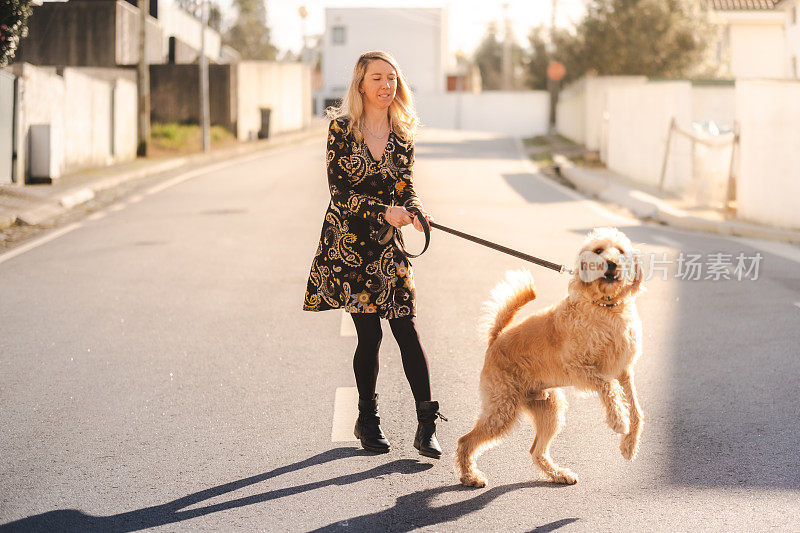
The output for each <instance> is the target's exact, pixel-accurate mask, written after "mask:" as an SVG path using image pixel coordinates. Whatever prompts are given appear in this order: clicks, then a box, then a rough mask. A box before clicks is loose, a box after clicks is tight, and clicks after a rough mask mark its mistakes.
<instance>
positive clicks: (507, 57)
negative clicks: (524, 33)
mask: <svg viewBox="0 0 800 533" xmlns="http://www.w3.org/2000/svg"><path fill="white" fill-rule="evenodd" d="M508 5H509V4H508V2H505V3H504V4H503V23H504V24H503V25H504V28H505V30H504V35H503V90H504V91H510V90H511V21H510V20H509V18H508Z"/></svg>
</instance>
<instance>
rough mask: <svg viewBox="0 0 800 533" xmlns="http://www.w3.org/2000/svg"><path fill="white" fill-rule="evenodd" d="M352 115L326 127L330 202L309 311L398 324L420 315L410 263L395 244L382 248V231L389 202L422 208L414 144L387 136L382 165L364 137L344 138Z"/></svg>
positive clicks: (305, 307)
mask: <svg viewBox="0 0 800 533" xmlns="http://www.w3.org/2000/svg"><path fill="white" fill-rule="evenodd" d="M347 120H348V119H346V118H339V119H336V120H333V121H331V124H330V127H329V128H328V149H327V157H326V160H327V167H328V186H329V189H330V193H331V201H330V204H329V205H328V209H327V211H326V212H325V219H324V221H323V224H322V234H321V236H320V240H319V246H318V247H317V252H316V255H315V256H314V260H313V261H312V263H311V272H310V274H309V276H308V284H307V287H306V294H305V300H304V302H303V310H305V311H326V310H329V309H339V308H344V309H345V311H347V312H348V313H378V315H379V316H380V317H381V318H386V319H392V318H399V317H404V316H415V315H416V311H417V304H416V293H415V288H414V276H413V272H412V270H411V262H410V261H409V260H408V258H406V257H405V255H403V254H402V253H401V252H400V251H399V250H398V249H397V247H396V245H395V244H394V241H391V240H390V241H389V242H388V243H387V244H384V245H381V244H379V243H378V242H377V240H376V239H375V238H374V237H373V235H372V232H373V231H374V230H377V229H378V228H380V227H381V226H382V225H383V224H384V223H385V220H384V218H383V215H384V212H385V211H386V208H387V207H388V206H390V205H405V206H410V205H415V206H416V207H418V208H420V209H422V204H421V202H420V201H419V199H418V198H417V196H416V194H415V193H414V187H413V184H412V177H413V165H414V143H413V141H405V140H404V139H402V138H401V137H400V136H398V135H396V134H395V133H394V132H390V133H389V139H388V141H387V142H386V148H385V149H384V151H383V155H382V156H381V158H380V161H376V160H375V159H374V158H373V156H372V154H371V153H370V151H369V148H367V144H366V142H364V141H363V140H362V141H361V142H357V141H356V140H355V139H354V137H353V135H352V134H349V135H348V134H346V131H347V130H346V127H347Z"/></svg>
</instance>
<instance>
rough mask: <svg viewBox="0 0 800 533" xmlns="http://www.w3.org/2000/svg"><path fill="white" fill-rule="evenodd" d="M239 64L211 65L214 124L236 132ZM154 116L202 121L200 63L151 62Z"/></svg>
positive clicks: (212, 120) (156, 119) (209, 75)
mask: <svg viewBox="0 0 800 533" xmlns="http://www.w3.org/2000/svg"><path fill="white" fill-rule="evenodd" d="M236 85H237V81H236V67H235V66H233V65H209V66H208V94H209V111H210V121H211V124H218V125H220V126H223V127H225V128H226V129H228V130H229V131H231V132H235V131H236V112H237V108H236ZM150 119H151V120H152V121H153V122H161V123H166V122H190V123H194V124H199V123H200V67H199V65H197V64H195V65H150Z"/></svg>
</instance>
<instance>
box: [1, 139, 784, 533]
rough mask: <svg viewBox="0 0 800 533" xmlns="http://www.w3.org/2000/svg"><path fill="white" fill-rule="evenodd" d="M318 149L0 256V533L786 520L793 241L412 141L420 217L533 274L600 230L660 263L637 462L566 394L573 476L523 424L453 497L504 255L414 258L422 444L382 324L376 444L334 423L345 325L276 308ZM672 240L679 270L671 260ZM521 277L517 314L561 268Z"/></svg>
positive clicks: (499, 153)
mask: <svg viewBox="0 0 800 533" xmlns="http://www.w3.org/2000/svg"><path fill="white" fill-rule="evenodd" d="M323 152H324V139H314V140H312V141H307V142H304V143H302V144H298V145H295V146H290V147H285V148H280V149H275V150H271V151H267V152H264V153H262V154H258V155H256V156H251V157H248V158H245V159H243V160H238V161H232V162H229V163H226V164H223V165H214V166H213V167H208V168H205V169H201V170H198V171H195V173H194V174H193V175H190V176H189V177H190V179H183V178H184V177H182V176H172V177H163V178H160V179H159V180H158V183H160V184H161V185H159V184H158V183H150V184H148V186H147V187H148V188H145V187H144V186H143V187H142V188H141V190H139V191H133V192H131V193H130V194H128V195H126V196H124V197H121V198H120V199H119V200H118V201H117V202H116V203H114V204H113V205H112V206H110V207H108V208H105V209H104V210H103V211H100V212H98V213H96V214H93V215H91V216H89V217H88V218H84V219H83V220H81V221H78V222H74V223H71V225H67V226H63V227H62V228H60V229H56V230H51V232H50V233H49V234H47V235H57V237H56V238H52V239H51V240H49V241H48V242H45V243H43V244H41V245H39V246H29V247H28V248H29V249H28V248H25V250H22V249H21V247H19V246H18V247H17V248H15V249H12V250H11V252H6V255H0V316H2V319H0V428H2V430H0V431H1V432H0V487H2V489H0V530H17V529H18V530H26V531H28V530H33V531H37V530H40V531H53V530H71V531H133V530H140V529H147V528H154V529H160V530H165V531H175V530H187V531H188V530H191V531H197V530H200V531H205V530H222V531H230V530H260V531H307V530H318V529H321V530H343V531H382V530H388V531H408V530H412V529H416V528H422V529H425V530H430V531H553V530H559V531H564V532H570V531H651V530H664V531H694V530H702V531H718V530H726V531H753V530H758V531H761V530H768V529H776V530H780V531H790V530H794V531H800V519H799V518H798V516H800V498H798V496H799V495H800V494H799V492H800V454H799V453H798V448H799V447H800V446H799V445H798V442H800V425H798V418H799V417H798V415H799V414H800V399H798V395H797V378H798V375H800V358H798V357H797V355H798V349H797V345H798V341H800V276H798V262H800V250H798V249H797V248H793V247H789V246H784V245H775V244H771V243H765V242H755V241H745V240H740V239H732V238H722V237H717V236H709V235H704V234H695V233H690V232H683V231H675V230H672V229H670V228H666V227H661V226H653V225H647V224H642V223H640V222H638V221H636V220H633V219H630V218H628V217H627V216H625V215H624V214H622V213H614V212H611V211H609V210H606V209H604V208H603V207H601V206H599V205H598V204H595V203H594V202H591V201H589V200H586V199H584V198H583V197H581V196H579V195H577V194H576V193H574V192H571V191H569V190H566V189H564V188H562V187H561V186H558V185H555V184H554V183H552V182H550V181H549V180H548V179H547V178H545V177H543V176H541V175H538V174H536V173H535V172H534V169H532V167H531V165H530V164H529V163H527V162H526V161H524V160H523V159H522V156H521V155H520V152H519V150H518V148H517V145H516V144H515V142H514V141H513V140H512V139H508V138H499V137H494V136H491V135H485V134H470V133H463V132H448V131H429V132H426V133H425V134H423V135H422V136H421V137H420V139H419V141H418V144H417V167H416V178H415V187H416V190H417V192H418V194H419V195H420V197H421V198H422V200H423V202H424V203H425V204H426V207H427V208H428V209H429V211H430V212H431V213H432V214H433V215H434V216H435V217H436V219H437V221H438V222H440V223H442V224H445V225H448V226H451V227H455V228H458V229H461V230H463V231H466V232H469V233H473V234H477V235H480V236H482V237H485V238H488V239H491V240H494V241H498V242H501V243H503V244H506V245H508V246H511V247H514V248H518V249H521V250H524V251H526V252H528V253H531V254H533V255H538V256H542V257H545V258H547V259H550V260H552V261H555V262H559V263H571V262H572V261H573V260H574V257H575V253H576V249H577V247H578V245H579V244H580V242H581V241H582V239H583V236H584V235H585V234H586V233H587V232H588V231H589V230H590V229H591V228H593V227H597V226H605V225H613V226H617V227H619V228H620V229H621V230H623V231H625V232H626V233H627V234H628V235H629V236H630V237H631V239H632V240H633V241H634V242H636V243H639V244H640V245H641V249H642V251H643V252H644V253H645V254H646V256H647V257H650V258H652V257H656V258H657V259H659V260H660V261H662V260H663V261H666V263H665V265H666V268H667V272H666V274H663V273H662V272H661V271H660V270H659V269H657V268H656V269H655V270H654V272H649V271H648V277H649V279H648V280H647V281H646V286H647V287H648V292H646V293H645V294H643V295H642V296H641V297H640V298H639V302H638V307H639V310H640V313H641V316H642V321H643V324H644V331H645V339H644V354H643V356H642V358H641V360H640V362H639V363H638V365H637V385H638V389H639V395H640V400H641V403H642V406H643V409H644V411H645V418H646V419H645V426H644V432H643V437H642V444H641V448H640V452H639V457H638V459H636V460H635V461H634V462H632V463H631V462H628V461H626V460H624V459H623V458H622V457H621V455H620V453H619V450H618V437H617V436H615V435H614V434H613V433H612V432H611V430H610V429H609V428H608V427H607V426H606V425H605V424H604V422H603V414H602V410H601V407H600V405H599V402H598V400H597V399H596V398H593V397H587V396H582V395H579V394H577V393H574V392H569V393H568V398H569V401H570V409H569V411H568V413H567V428H566V429H565V430H564V431H563V432H562V433H561V434H560V435H559V436H558V437H557V438H556V440H555V442H554V444H553V448H552V454H553V457H554V459H555V460H556V461H557V462H559V463H560V464H563V465H564V466H568V467H569V468H571V469H572V470H574V471H575V472H576V473H577V474H578V475H579V477H580V482H579V483H578V484H577V485H575V486H567V487H564V486H556V485H553V484H551V483H549V482H547V481H545V480H544V479H543V477H542V476H540V474H539V473H538V471H537V470H536V469H535V467H534V466H533V464H532V461H531V459H530V456H529V454H528V448H529V447H530V445H531V442H532V440H533V436H534V432H533V428H532V426H531V424H530V423H529V422H528V421H526V420H522V421H521V422H520V423H519V424H518V425H517V427H516V428H515V429H514V431H513V432H512V433H511V434H510V435H509V436H508V437H507V438H506V439H505V441H504V442H503V443H502V444H501V445H500V446H498V447H496V448H494V449H492V450H490V451H488V452H486V453H485V454H484V455H483V456H482V457H481V459H480V460H479V465H480V468H481V469H482V470H483V471H484V472H485V473H486V474H487V475H488V477H489V486H488V487H487V488H485V489H468V488H464V487H461V486H460V485H459V484H458V483H457V479H456V476H455V473H454V468H453V452H454V450H455V444H456V440H457V438H458V437H459V436H460V435H462V434H464V433H466V432H467V431H468V430H469V429H470V428H471V426H472V422H473V421H474V418H475V415H476V413H477V408H478V404H477V402H478V392H477V384H478V375H479V372H480V369H481V365H482V359H483V350H484V346H483V345H482V343H481V340H480V338H479V337H478V335H477V333H476V332H475V329H476V324H477V321H478V317H479V314H480V309H481V303H482V302H483V301H484V300H485V299H486V297H487V296H488V293H489V290H490V289H491V288H492V287H493V286H494V285H495V284H496V283H497V281H498V280H500V279H501V278H502V277H503V274H504V272H505V271H506V270H507V269H512V268H519V267H521V266H525V264H524V263H521V262H520V261H519V260H517V259H514V258H513V257H510V256H506V255H503V254H500V253H498V252H495V251H492V250H489V249H487V248H483V247H480V246H478V245H476V244H473V243H470V242H467V241H464V240H461V239H457V238H456V237H453V236H451V235H447V234H444V233H442V232H436V231H435V230H434V235H433V243H432V245H431V248H430V249H429V251H428V252H427V253H426V254H425V255H424V256H422V257H420V258H418V259H415V260H414V261H413V265H414V271H415V276H416V284H417V291H418V298H419V307H418V319H417V322H418V325H419V330H420V333H421V337H422V341H423V344H424V346H425V348H426V350H427V352H428V354H429V357H430V363H431V370H432V386H433V394H434V399H437V400H439V401H440V403H441V411H442V412H443V413H444V414H445V416H447V417H448V418H449V422H440V423H439V426H438V427H439V430H438V435H439V440H440V442H441V444H442V447H443V448H444V456H443V458H442V459H441V460H439V461H436V460H430V459H427V458H424V457H422V456H419V455H418V454H417V452H416V450H415V449H414V448H413V447H412V442H413V436H414V430H415V427H416V425H415V424H416V422H415V418H414V404H413V400H412V396H411V391H410V388H409V387H408V384H407V382H406V381H405V377H404V374H403V371H402V366H401V363H400V356H399V351H398V349H397V345H396V344H395V343H394V340H393V338H392V336H391V332H390V330H389V328H388V324H387V323H386V322H385V321H384V322H383V327H384V342H383V346H382V349H381V357H382V359H381V371H380V376H379V380H378V391H379V394H380V395H381V414H382V418H383V427H384V430H385V431H386V433H387V435H388V437H389V439H390V440H391V442H392V445H393V449H392V451H391V453H389V454H386V455H372V454H369V453H367V452H364V451H362V450H360V449H359V448H358V447H357V446H356V443H355V442H353V441H352V440H342V441H338V440H335V439H334V437H335V434H336V424H340V423H344V424H345V425H351V422H350V420H352V413H350V412H349V411H348V409H349V407H352V406H351V405H349V404H348V402H347V401H346V400H347V398H348V395H350V394H352V387H354V380H353V376H352V366H351V358H352V353H353V350H354V348H355V338H354V337H352V336H350V334H349V332H348V330H347V328H346V327H345V328H343V324H344V325H345V326H347V325H349V323H348V322H347V320H349V318H348V317H344V318H345V319H347V320H344V321H343V314H342V312H340V311H327V312H323V313H308V312H304V311H302V310H301V306H302V300H303V293H304V290H305V283H306V277H307V275H308V270H309V267H310V264H311V259H312V257H313V255H314V252H315V251H316V247H317V242H318V239H319V232H320V228H321V225H322V216H323V213H324V211H325V208H326V206H327V203H328V199H329V196H328V189H327V182H326V180H325V174H324V156H323ZM170 180H172V181H170ZM72 224H75V225H72ZM53 232H60V233H58V234H56V233H53ZM15 250H17V251H16V252H15ZM8 253H12V254H14V255H13V256H10V255H8ZM681 253H683V254H684V257H688V256H689V255H691V254H696V255H699V256H700V262H701V264H702V267H703V268H702V272H701V279H699V280H690V279H683V278H681V277H676V268H677V264H676V262H675V261H676V259H677V258H678V256H679V255H680V254H681ZM717 253H722V254H731V257H732V258H733V260H734V261H735V259H736V256H737V255H738V254H740V253H743V254H744V257H745V258H752V257H755V256H756V254H757V253H760V254H761V256H762V259H761V261H760V263H758V264H759V270H758V279H755V280H754V279H751V278H752V277H754V273H753V272H751V273H750V276H749V277H745V278H744V279H742V280H741V281H739V280H737V279H736V278H735V276H733V279H730V280H725V279H720V280H714V279H704V278H705V277H706V276H707V274H709V273H710V272H712V270H709V269H711V268H712V267H709V264H710V263H712V262H714V261H713V259H714V257H713V254H717ZM652 254H655V255H652ZM529 268H531V269H532V271H533V272H534V274H535V276H536V279H537V284H538V292H539V296H538V299H537V300H536V301H535V302H533V303H531V304H529V305H528V306H527V307H526V308H525V309H524V310H523V313H524V314H525V313H528V312H531V311H533V310H535V309H538V308H541V307H544V306H547V305H549V304H551V303H553V302H554V301H556V300H557V299H559V298H561V297H562V296H563V295H564V294H565V291H566V283H567V276H566V275H560V274H557V273H555V272H552V271H549V270H545V269H543V268H540V267H536V266H533V265H529ZM726 271H729V270H726ZM731 273H732V271H730V272H729V275H730V274H731ZM712 277H713V276H712ZM337 390H338V391H339V395H340V400H341V401H340V402H339V404H338V407H337V408H336V409H335V404H336V402H335V398H336V396H337ZM335 411H336V412H335ZM337 421H338V422H337ZM343 421H344V422H343Z"/></svg>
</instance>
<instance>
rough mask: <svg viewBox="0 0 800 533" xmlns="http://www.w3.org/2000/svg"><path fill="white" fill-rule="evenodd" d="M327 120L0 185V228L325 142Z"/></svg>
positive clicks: (27, 222) (43, 219)
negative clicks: (259, 155) (222, 163)
mask: <svg viewBox="0 0 800 533" xmlns="http://www.w3.org/2000/svg"><path fill="white" fill-rule="evenodd" d="M327 125H328V123H327V121H325V120H323V119H319V118H314V119H313V120H312V122H311V124H310V126H309V127H308V128H306V129H304V130H300V131H296V132H290V133H282V134H278V135H275V136H274V137H271V138H269V139H264V140H260V141H250V142H243V143H240V144H236V145H234V146H226V147H224V148H219V149H216V150H214V149H212V150H211V151H209V152H208V153H203V152H200V153H196V154H189V155H185V156H177V157H162V158H152V159H148V158H142V159H136V160H134V161H128V162H125V163H120V164H117V165H112V166H108V167H100V168H95V169H89V170H83V171H80V172H75V173H72V174H67V175H65V176H62V177H61V178H59V179H58V180H57V181H56V182H55V183H53V184H49V185H48V184H36V185H17V184H12V185H0V229H4V228H7V227H9V226H11V225H13V224H15V223H19V224H28V225H36V224H41V223H42V222H46V221H48V220H50V219H52V218H54V217H57V216H58V215H60V214H62V213H64V212H65V211H68V210H69V209H72V208H73V207H75V206H76V205H79V204H82V203H83V202H87V201H89V200H91V199H92V198H94V197H95V194H97V193H98V192H100V191H103V190H106V189H110V188H112V187H116V186H117V185H119V184H121V183H125V182H128V181H131V180H136V179H140V178H147V177H149V176H154V175H156V174H159V173H161V172H166V171H169V170H172V169H175V168H178V167H181V166H184V165H189V164H198V163H211V162H213V161H219V160H223V159H230V158H233V157H237V156H240V155H244V154H249V153H254V152H258V151H261V150H266V149H269V148H274V147H277V146H283V145H287V144H292V143H295V142H298V141H302V140H305V139H309V138H312V137H319V138H320V139H324V137H325V130H326V128H327Z"/></svg>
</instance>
